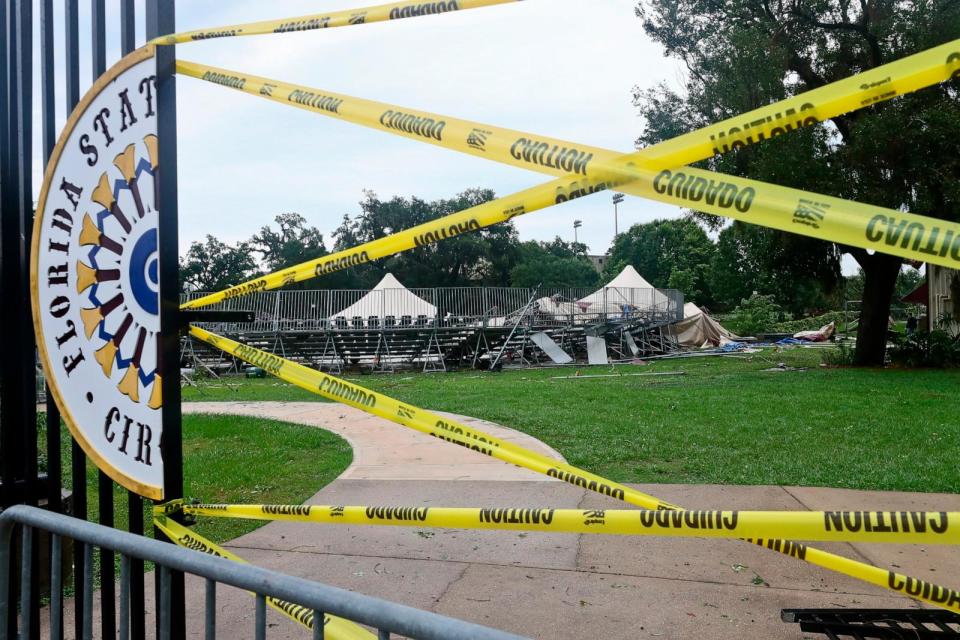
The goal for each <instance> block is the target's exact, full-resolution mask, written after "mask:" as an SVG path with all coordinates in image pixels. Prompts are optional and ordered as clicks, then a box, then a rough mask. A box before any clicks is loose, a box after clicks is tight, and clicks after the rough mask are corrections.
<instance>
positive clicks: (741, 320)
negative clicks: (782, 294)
mask: <svg viewBox="0 0 960 640" xmlns="http://www.w3.org/2000/svg"><path fill="white" fill-rule="evenodd" d="M782 314H783V309H781V308H780V306H779V305H778V304H777V303H776V302H774V301H773V296H772V295H767V296H762V295H760V294H758V293H754V294H753V295H752V296H750V297H749V298H747V299H745V300H741V301H740V306H739V307H737V308H736V309H734V310H733V314H732V318H731V320H730V321H729V322H730V329H731V330H732V331H733V332H734V333H737V334H739V335H741V336H752V335H756V334H758V333H762V332H764V331H770V330H771V329H772V328H773V327H774V325H775V324H777V322H778V321H779V320H780V317H781V315H782Z"/></svg>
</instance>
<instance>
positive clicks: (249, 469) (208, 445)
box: [40, 415, 353, 542]
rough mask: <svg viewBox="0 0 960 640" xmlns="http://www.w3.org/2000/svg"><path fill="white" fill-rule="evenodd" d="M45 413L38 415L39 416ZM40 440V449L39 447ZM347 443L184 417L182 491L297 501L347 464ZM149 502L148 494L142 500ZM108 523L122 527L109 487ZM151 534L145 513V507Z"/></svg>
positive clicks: (215, 497)
mask: <svg viewBox="0 0 960 640" xmlns="http://www.w3.org/2000/svg"><path fill="white" fill-rule="evenodd" d="M43 418H45V416H43V417H42V418H41V419H43ZM44 447H45V445H44V444H43V442H41V443H40V450H41V451H44V450H45V448H44ZM62 451H63V472H64V486H66V487H70V486H71V482H72V481H71V464H70V436H69V433H68V431H67V428H66V427H64V428H63V447H62ZM352 458H353V453H352V451H351V449H350V445H348V444H347V442H346V441H344V440H343V439H341V438H340V437H339V436H336V435H334V434H332V433H330V432H328V431H324V430H322V429H316V428H314V427H305V426H300V425H293V424H288V423H283V422H277V421H273V420H264V419H259V418H250V417H237V416H220V415H184V416H183V465H184V493H185V495H187V496H188V497H195V498H199V499H201V500H203V501H205V502H231V503H245V504H298V503H301V502H303V501H304V500H306V499H307V498H309V497H310V496H312V495H313V494H314V493H316V492H317V491H318V490H319V489H320V488H321V487H323V486H324V485H326V484H327V483H329V482H330V481H331V480H333V479H334V478H336V477H337V476H338V475H340V474H341V473H342V472H343V471H344V469H346V468H347V467H348V466H349V465H350V461H351V460H352ZM87 500H88V509H87V517H88V519H89V520H92V521H94V522H96V521H97V519H98V517H99V509H98V504H97V471H96V468H95V467H94V466H93V465H92V464H91V463H89V461H88V463H87ZM146 502H148V503H149V501H146ZM114 504H115V505H116V507H115V511H116V516H115V522H116V526H117V528H119V529H124V530H126V528H127V522H128V516H127V497H126V491H125V490H121V489H120V488H119V487H115V490H114ZM144 514H145V516H144V522H145V523H146V531H147V532H148V535H152V531H153V526H152V524H151V523H152V512H151V511H150V510H149V508H147V507H145V508H144ZM263 524H264V523H263V522H260V521H256V520H233V519H227V518H202V519H201V520H200V521H199V522H198V524H197V525H196V526H195V527H194V530H195V531H197V532H198V533H200V534H201V535H203V536H206V537H208V538H210V539H211V540H213V541H215V542H225V541H227V540H231V539H232V538H235V537H237V536H239V535H242V534H244V533H247V532H249V531H252V530H253V529H256V528H257V527H259V526H261V525H263Z"/></svg>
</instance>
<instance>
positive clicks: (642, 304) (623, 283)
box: [576, 265, 670, 315]
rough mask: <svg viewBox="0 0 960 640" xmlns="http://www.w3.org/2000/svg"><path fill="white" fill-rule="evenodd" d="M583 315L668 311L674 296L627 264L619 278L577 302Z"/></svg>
mask: <svg viewBox="0 0 960 640" xmlns="http://www.w3.org/2000/svg"><path fill="white" fill-rule="evenodd" d="M576 304H577V307H578V310H579V312H580V313H581V314H588V313H603V314H607V315H614V314H629V313H631V312H633V311H635V310H637V309H639V310H646V309H651V308H658V309H661V310H663V311H666V310H667V309H668V307H669V304H670V298H668V297H667V296H666V295H664V294H663V293H661V292H659V291H657V290H656V288H655V287H654V286H653V285H652V284H650V283H649V282H647V281H646V280H645V279H644V277H643V276H641V275H640V274H639V273H637V270H636V269H634V268H633V267H632V266H630V265H627V266H626V267H625V268H624V269H623V271H621V272H620V275H618V276H617V277H616V278H614V279H613V280H611V281H610V282H609V283H607V284H606V285H605V286H604V287H603V288H601V289H597V290H596V291H594V292H593V293H591V294H590V295H588V296H586V297H585V298H580V299H579V300H577V302H576Z"/></svg>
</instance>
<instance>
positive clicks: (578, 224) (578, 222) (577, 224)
mask: <svg viewBox="0 0 960 640" xmlns="http://www.w3.org/2000/svg"><path fill="white" fill-rule="evenodd" d="M582 226H583V221H582V220H574V221H573V243H574V244H580V240H578V239H577V229H579V228H580V227H582Z"/></svg>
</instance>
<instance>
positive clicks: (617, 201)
mask: <svg viewBox="0 0 960 640" xmlns="http://www.w3.org/2000/svg"><path fill="white" fill-rule="evenodd" d="M621 202H623V194H622V193H615V194H613V240H614V242H616V240H617V236H618V235H620V228H619V227H620V225H619V224H618V222H617V205H618V204H620V203H621Z"/></svg>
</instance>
